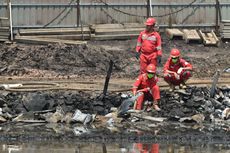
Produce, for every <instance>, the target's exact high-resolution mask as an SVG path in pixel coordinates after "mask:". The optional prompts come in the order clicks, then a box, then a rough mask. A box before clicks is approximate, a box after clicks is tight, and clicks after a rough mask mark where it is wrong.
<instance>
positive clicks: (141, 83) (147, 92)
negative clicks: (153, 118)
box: [132, 64, 160, 111]
mask: <svg viewBox="0 0 230 153" xmlns="http://www.w3.org/2000/svg"><path fill="white" fill-rule="evenodd" d="M157 82H158V78H157V76H156V66H155V65H154V64H149V65H148V66H147V68H146V73H144V74H140V75H139V76H138V78H137V80H136V82H135V83H134V84H133V88H132V91H133V95H136V94H137V92H141V94H140V96H139V97H138V98H137V100H136V102H135V105H134V109H137V110H141V109H142V108H143V102H144V101H145V100H149V99H151V100H153V108H154V109H155V110H157V111H160V108H159V107H158V100H159V99H160V89H159V86H157ZM149 108H150V109H151V107H149Z"/></svg>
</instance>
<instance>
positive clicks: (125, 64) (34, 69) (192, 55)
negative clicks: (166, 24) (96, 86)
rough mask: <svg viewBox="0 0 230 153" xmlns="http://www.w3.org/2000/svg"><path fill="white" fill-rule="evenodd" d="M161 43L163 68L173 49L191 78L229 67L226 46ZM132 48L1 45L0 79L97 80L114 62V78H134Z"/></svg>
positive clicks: (115, 44) (131, 44) (130, 43)
mask: <svg viewBox="0 0 230 153" xmlns="http://www.w3.org/2000/svg"><path fill="white" fill-rule="evenodd" d="M162 42H163V45H162V47H163V60H162V64H164V63H165V61H166V59H167V58H168V56H169V52H170V49H171V48H174V47H176V48H178V49H180V50H181V52H182V56H183V57H184V58H185V59H186V60H188V61H189V62H191V63H192V64H193V65H194V68H195V70H194V77H210V76H212V75H213V74H214V73H215V71H216V70H217V69H224V68H226V67H229V65H230V54H229V48H230V44H229V43H221V45H220V47H214V46H211V47H210V46H203V45H202V44H186V43H185V42H184V41H183V40H169V39H168V38H167V37H165V36H164V35H162ZM135 45H136V40H126V41H97V42H88V44H87V45H86V46H85V45H84V46H71V45H70V46H67V45H64V44H56V45H51V44H50V45H47V46H36V45H23V44H12V45H5V44H0V75H2V76H25V77H26V76H29V77H64V76H65V77H78V76H90V77H93V78H96V77H101V76H102V75H103V76H104V75H105V74H106V70H107V68H108V65H109V61H110V60H113V61H114V63H115V66H114V71H113V74H112V75H113V77H128V78H129V77H131V78H134V77H136V76H137V75H138V72H139V61H138V60H136V58H135V53H134V50H135ZM160 69H162V65H161V66H160V67H159V71H160ZM204 72H205V73H204Z"/></svg>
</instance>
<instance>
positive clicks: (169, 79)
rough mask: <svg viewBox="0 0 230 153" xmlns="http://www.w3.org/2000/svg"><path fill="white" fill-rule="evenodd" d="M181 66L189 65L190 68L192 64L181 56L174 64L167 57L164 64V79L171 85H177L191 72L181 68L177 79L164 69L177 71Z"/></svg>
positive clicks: (189, 75)
mask: <svg viewBox="0 0 230 153" xmlns="http://www.w3.org/2000/svg"><path fill="white" fill-rule="evenodd" d="M181 67H189V68H191V69H192V65H191V64H190V63H188V62H186V61H185V60H184V59H182V58H180V59H179V61H178V62H177V63H176V64H174V63H173V62H172V59H171V58H168V60H167V62H166V63H165V65H164V80H165V81H166V82H168V83H170V84H173V85H179V84H181V83H182V82H184V81H185V80H188V79H189V78H190V77H191V76H192V74H191V72H190V71H188V70H183V71H182V72H181V74H180V78H179V79H177V78H176V77H175V75H174V74H173V73H168V72H166V70H169V71H173V72H177V71H178V69H179V68H181Z"/></svg>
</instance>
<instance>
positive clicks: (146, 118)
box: [132, 114, 167, 122]
mask: <svg viewBox="0 0 230 153" xmlns="http://www.w3.org/2000/svg"><path fill="white" fill-rule="evenodd" d="M132 115H133V116H135V117H137V118H141V119H144V120H149V121H153V122H163V121H164V120H166V119H167V118H164V117H152V116H146V115H143V114H132Z"/></svg>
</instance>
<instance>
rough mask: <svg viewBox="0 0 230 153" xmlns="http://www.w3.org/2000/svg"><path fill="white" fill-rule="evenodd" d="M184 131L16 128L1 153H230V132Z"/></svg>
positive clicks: (1, 143)
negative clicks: (159, 132)
mask: <svg viewBox="0 0 230 153" xmlns="http://www.w3.org/2000/svg"><path fill="white" fill-rule="evenodd" d="M166 129H168V128H166ZM180 129H181V128H180ZM162 130H163V129H162ZM182 131H184V130H183V129H182V130H179V131H176V127H175V128H174V130H173V131H172V130H171V132H170V133H171V135H170V134H166V135H158V134H157V135H156V134H152V133H151V132H146V131H145V132H144V131H139V130H134V131H130V129H129V130H125V129H123V131H120V132H118V131H115V130H114V129H111V128H109V129H108V127H107V128H102V127H100V128H92V127H91V128H90V127H84V126H80V125H74V126H70V127H68V126H64V125H62V124H16V125H15V124H13V125H6V126H3V127H2V128H1V132H0V153H230V143H229V142H230V137H229V134H230V133H229V131H224V132H221V131H218V132H214V131H212V132H206V133H204V132H202V131H201V130H200V129H199V130H195V131H194V130H192V129H190V130H188V128H186V131H185V133H182ZM198 131H200V132H199V133H198Z"/></svg>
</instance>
